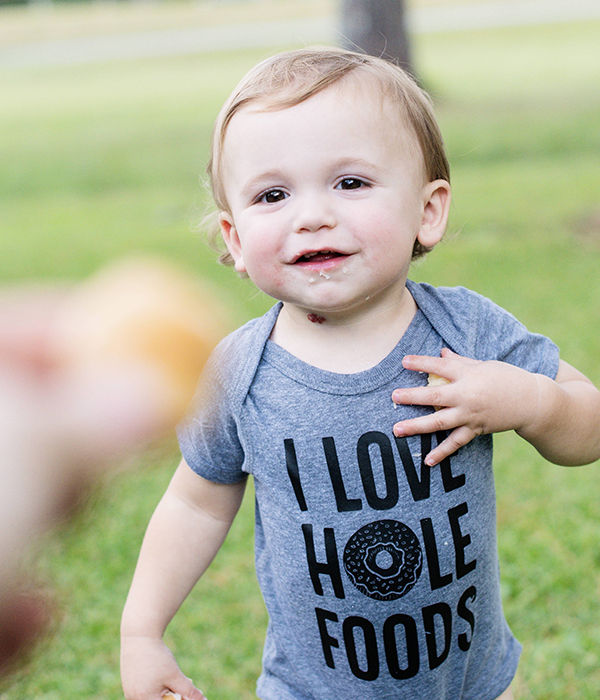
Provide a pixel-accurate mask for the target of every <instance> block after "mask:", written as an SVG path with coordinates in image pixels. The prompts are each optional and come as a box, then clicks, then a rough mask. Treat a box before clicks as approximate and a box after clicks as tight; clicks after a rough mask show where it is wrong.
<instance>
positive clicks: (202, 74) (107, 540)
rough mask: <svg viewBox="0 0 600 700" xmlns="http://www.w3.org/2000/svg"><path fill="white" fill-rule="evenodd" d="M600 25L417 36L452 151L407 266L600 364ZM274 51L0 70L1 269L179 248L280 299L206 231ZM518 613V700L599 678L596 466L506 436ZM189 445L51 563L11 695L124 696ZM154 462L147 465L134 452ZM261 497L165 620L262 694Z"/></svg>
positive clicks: (218, 694)
mask: <svg viewBox="0 0 600 700" xmlns="http://www.w3.org/2000/svg"><path fill="white" fill-rule="evenodd" d="M599 30H600V23H599V22H588V23H579V24H567V25H561V26H549V27H535V28H532V27H528V28H526V29H525V28H524V29H502V30H489V31H481V32H477V33H475V32H464V33H456V34H444V35H429V36H420V37H417V38H415V51H416V55H417V57H418V63H419V69H420V71H421V74H422V75H423V77H424V80H425V82H426V83H427V85H428V87H429V88H430V90H431V91H432V93H433V94H434V96H435V98H436V102H437V107H438V113H439V117H440V121H441V124H442V128H443V131H444V133H445V135H446V141H447V144H448V148H449V152H450V156H451V162H452V166H453V185H454V205H453V212H452V222H451V227H450V231H449V234H448V236H447V239H446V242H445V243H443V244H442V245H441V246H440V247H439V248H438V249H437V250H436V251H435V253H434V254H432V255H431V256H430V257H429V258H428V259H427V260H426V261H425V262H424V263H421V264H419V265H418V266H417V267H416V268H415V270H414V271H413V277H414V278H416V279H422V280H426V281H431V282H433V283H435V284H452V285H453V284H463V285H465V286H469V287H471V288H473V289H475V290H477V291H479V292H481V293H483V294H486V295H487V296H490V297H491V298H493V299H494V300H495V301H496V302H498V303H499V304H501V305H503V306H505V307H506V308H508V309H509V310H511V311H512V312H513V313H515V314H516V315H517V316H518V317H519V318H520V319H521V320H523V321H524V322H525V323H526V324H527V325H528V326H529V327H530V328H531V329H533V330H536V331H539V332H542V333H546V334H548V335H550V336H551V337H552V338H553V339H554V340H555V341H556V342H557V343H558V344H559V345H560V346H561V349H562V353H563V357H564V358H565V359H566V360H567V361H569V362H571V363H572V364H575V365H576V366H578V367H579V368H580V369H582V370H583V371H585V372H586V373H588V375H589V376H590V377H591V378H592V379H594V381H596V382H597V383H600V359H599V358H600V333H599V329H600V274H599V270H600V168H599V167H598V155H599V154H600V89H599V88H600V44H599V43H598V40H597V37H598V35H599ZM264 53H265V52H260V51H240V52H232V53H226V54H225V53H224V54H218V55H217V54H214V55H206V56H196V57H175V58H169V59H160V60H139V61H131V62H113V63H106V64H98V65H90V66H74V67H68V68H60V69H54V68H46V69H42V68H40V69H22V70H12V71H8V70H3V71H0V101H1V110H0V153H1V163H2V167H1V168H0V199H1V202H2V203H1V214H0V249H1V250H2V255H1V256H0V280H3V281H4V282H5V283H7V282H13V281H19V280H24V279H29V278H39V277H45V278H54V279H56V278H62V277H69V278H80V277H83V276H84V275H87V274H88V273H90V272H91V271H93V270H94V269H96V268H97V267H98V266H99V265H101V264H102V263H103V262H105V261H107V260H109V259H111V258H112V257H114V256H116V255H121V254H125V253H131V252H135V251H151V252H158V253H161V254H165V255H168V256H169V257H171V258H173V259H175V260H177V261H179V262H181V263H182V264H184V265H187V266H188V267H190V268H191V269H193V270H196V271H197V272H198V273H199V274H201V275H203V276H206V277H208V278H210V279H211V280H213V282H214V283H215V284H216V285H217V286H218V288H219V290H220V292H221V294H222V296H223V297H224V299H225V300H226V301H227V302H228V303H229V305H230V306H231V308H232V312H233V314H234V318H235V321H236V322H242V321H244V320H245V319H246V318H249V317H250V316H252V315H256V314H258V313H260V312H262V311H263V310H264V309H266V308H267V307H268V306H269V304H270V302H269V301H268V300H267V299H266V298H264V297H263V296H262V295H260V294H258V293H257V292H255V291H254V290H253V289H252V287H251V286H249V285H248V284H246V283H243V282H240V281H238V280H237V279H236V278H235V275H234V274H233V273H232V272H231V271H230V270H225V269H222V268H219V267H218V266H217V265H216V263H215V262H214V256H213V254H212V253H210V252H209V251H207V250H206V248H205V246H204V244H203V241H202V237H201V236H200V234H198V233H195V232H194V231H193V230H192V229H193V226H194V224H195V222H196V221H197V220H198V219H199V218H200V217H201V215H202V214H203V212H204V209H205V206H206V202H207V200H206V197H205V194H204V191H203V189H202V188H201V187H200V186H199V185H198V175H199V173H201V171H202V170H203V167H204V161H205V157H206V153H207V141H208V137H209V133H210V129H211V126H212V121H213V119H214V116H215V114H216V112H217V110H218V108H219V106H220V103H221V102H222V101H223V99H224V98H225V96H226V95H227V94H228V92H229V91H230V89H231V88H232V87H233V85H234V84H235V83H236V82H237V80H238V79H239V78H240V77H241V75H242V74H243V73H244V72H245V71H246V70H247V69H248V68H249V67H250V66H251V65H253V64H254V63H255V62H256V61H257V60H259V59H260V58H262V57H263V55H264ZM497 446H498V447H497V477H498V478H497V482H498V499H499V515H498V517H499V542H500V551H501V562H502V570H503V590H504V595H505V608H506V614H507V617H508V619H509V622H510V624H511V626H512V627H513V629H514V631H515V632H516V634H517V636H518V637H519V638H520V639H521V640H522V642H523V643H524V646H525V653H524V656H523V660H522V663H521V667H520V674H519V679H518V682H517V691H518V693H517V697H518V698H519V699H520V700H533V699H535V700H563V699H564V698H577V699H580V698H581V699H583V700H597V698H598V697H600V652H599V650H600V624H599V623H600V598H599V592H600V522H599V519H600V518H599V515H598V507H597V503H598V495H599V487H598V465H597V464H596V465H594V466H592V467H587V468H584V469H573V470H568V469H562V468H559V467H555V466H551V465H548V464H546V463H545V462H544V461H543V460H542V459H541V458H539V457H538V456H537V455H536V454H535V452H534V451H533V450H532V449H531V448H530V447H529V446H528V445H526V444H525V443H523V442H522V441H519V440H518V439H517V438H515V437H514V436H510V435H502V436H499V438H498V440H497ZM176 462H177V456H176V449H175V446H174V445H173V444H169V445H166V446H162V447H161V448H160V449H158V450H156V452H153V453H152V454H150V455H149V456H148V457H147V458H145V459H144V460H142V461H141V464H139V465H138V464H134V465H133V468H132V469H131V471H129V472H127V473H125V474H120V475H118V476H113V477H111V478H110V479H109V480H108V483H107V484H106V486H105V488H104V489H102V490H101V491H100V492H99V493H98V494H97V496H96V497H95V498H94V499H93V503H92V504H91V505H90V506H89V508H88V509H87V510H86V511H85V512H84V513H83V514H82V516H81V517H80V518H79V520H78V522H77V523H76V525H75V527H74V528H72V529H70V530H68V531H66V532H64V533H61V534H60V536H58V537H53V538H51V539H50V540H49V541H48V542H44V543H43V546H42V547H41V549H42V550H43V552H42V561H41V564H40V566H39V569H40V571H39V575H40V577H41V578H42V579H45V580H48V581H49V582H51V584H52V585H53V586H55V587H56V588H57V590H58V598H59V599H58V601H57V606H58V607H59V608H61V609H62V611H63V615H62V623H61V625H60V628H59V629H58V631H57V635H56V636H55V638H54V639H53V640H51V642H49V643H47V644H46V645H45V648H44V650H43V651H44V653H43V655H40V656H39V657H38V658H37V659H36V660H35V661H34V662H33V665H32V666H31V667H30V668H29V669H28V670H27V671H26V672H24V673H23V674H22V675H21V676H20V677H18V678H17V679H16V681H15V683H14V684H13V686H12V687H11V688H10V689H8V690H6V691H5V694H1V695H0V700H23V699H24V698H35V700H64V699H65V698H67V699H68V700H71V698H72V699H73V700H74V699H75V698H78V697H84V698H86V699H88V700H100V699H102V700H107V699H108V700H113V699H114V700H117V699H118V698H120V697H121V693H120V683H119V677H118V624H119V615H120V610H121V607H122V604H123V601H124V597H125V595H126V591H127V587H128V584H129V580H130V577H131V573H132V570H133V566H134V563H135V559H136V556H137V552H138V549H139V545H140V541H141V537H142V535H143V532H144V529H145V526H146V523H147V521H148V518H149V516H150V514H151V512H152V510H153V508H154V506H155V504H156V502H157V501H158V499H159V497H160V495H161V493H162V492H163V490H164V488H165V487H166V484H167V483H168V480H169V478H170V474H171V473H172V470H173V468H174V466H175V464H176ZM140 466H143V467H144V468H143V469H142V468H139V467H140ZM252 518H253V504H252V499H251V498H247V499H246V500H245V503H244V506H243V510H242V513H241V515H240V517H239V518H238V519H237V521H236V523H235V524H234V528H233V530H232V533H231V536H230V538H229V539H228V540H227V542H226V544H225V546H224V548H223V550H222V552H221V553H220V554H219V556H218V558H217V561H216V562H215V565H214V566H213V568H212V569H211V570H210V572H209V573H208V574H207V576H206V580H205V581H203V582H202V583H201V584H200V585H199V587H198V588H197V589H196V591H195V592H194V593H193V594H192V596H191V597H190V599H189V600H188V601H187V602H186V604H185V606H184V608H183V609H182V611H181V613H180V614H179V616H178V617H177V618H176V621H175V623H174V624H173V626H172V630H171V631H170V632H169V640H170V641H171V643H172V645H173V647H174V649H175V651H176V654H177V656H178V659H179V661H180V663H181V665H182V667H183V669H184V671H185V672H186V673H187V674H188V675H191V676H192V677H193V678H194V679H195V680H196V682H197V683H198V684H199V685H200V686H201V687H202V688H203V689H204V691H205V692H206V694H207V695H208V697H209V698H211V700H233V699H234V698H235V699H236V700H247V699H249V698H252V697H254V682H255V678H256V675H257V673H258V669H259V665H260V652H261V641H262V637H263V633H264V622H265V617H264V612H263V608H262V602H261V599H260V594H259V592H258V590H257V587H256V585H255V582H254V574H253V552H252Z"/></svg>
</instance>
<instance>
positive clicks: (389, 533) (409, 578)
mask: <svg viewBox="0 0 600 700" xmlns="http://www.w3.org/2000/svg"><path fill="white" fill-rule="evenodd" d="M422 567H423V551H422V549H421V544H420V543H419V540H418V538H417V536H416V535H415V533H414V532H413V531H412V530H411V529H410V528H409V527H408V525H405V524H404V523H401V522H399V521H398V520H378V521H376V522H373V523H369V524H368V525H365V526H364V527H361V528H360V530H357V531H356V532H355V533H354V534H353V535H352V537H351V538H350V539H349V540H348V542H347V544H346V547H345V549H344V568H345V570H346V573H347V574H348V577H349V578H350V580H351V581H352V583H353V584H354V586H356V588H357V589H358V590H359V591H360V592H361V593H362V594H363V595H366V596H368V597H369V598H374V599H375V600H396V599H397V598H402V596H405V595H406V594H407V593H408V592H409V591H410V590H411V589H412V588H413V586H414V585H415V583H416V582H417V581H418V580H419V576H420V575H421V569H422Z"/></svg>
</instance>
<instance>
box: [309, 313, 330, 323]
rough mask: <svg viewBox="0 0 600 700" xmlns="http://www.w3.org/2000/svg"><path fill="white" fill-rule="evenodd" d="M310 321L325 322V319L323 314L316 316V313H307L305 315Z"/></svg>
mask: <svg viewBox="0 0 600 700" xmlns="http://www.w3.org/2000/svg"><path fill="white" fill-rule="evenodd" d="M306 318H308V320H309V321H310V322H311V323H325V321H326V320H327V319H326V318H324V317H323V316H318V315H317V314H308V316H307V317H306Z"/></svg>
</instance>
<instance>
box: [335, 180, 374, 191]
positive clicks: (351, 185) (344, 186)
mask: <svg viewBox="0 0 600 700" xmlns="http://www.w3.org/2000/svg"><path fill="white" fill-rule="evenodd" d="M366 184H367V183H366V182H365V181H364V180H361V179H360V178H358V177H345V178H343V179H342V180H340V181H339V182H338V184H337V185H336V188H337V189H340V190H358V189H360V188H361V187H365V186H366Z"/></svg>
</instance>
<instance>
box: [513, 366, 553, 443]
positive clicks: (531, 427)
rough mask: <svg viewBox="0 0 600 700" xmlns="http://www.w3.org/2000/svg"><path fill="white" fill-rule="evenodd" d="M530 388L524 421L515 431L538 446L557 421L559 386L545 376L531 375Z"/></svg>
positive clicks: (527, 393) (527, 394)
mask: <svg viewBox="0 0 600 700" xmlns="http://www.w3.org/2000/svg"><path fill="white" fill-rule="evenodd" d="M529 377H530V386H529V387H528V389H527V391H526V394H525V396H526V405H527V406H528V408H527V409H526V411H525V416H524V421H523V423H522V425H520V426H519V427H517V428H516V429H515V431H516V433H517V434H518V435H520V436H521V437H522V438H524V439H525V440H527V441H528V442H531V443H532V444H534V445H535V444H536V442H537V441H538V440H540V439H542V438H544V437H545V436H546V435H547V432H548V430H550V429H551V427H552V425H551V424H552V423H553V422H555V419H556V406H557V392H560V391H561V389H560V387H559V385H558V384H557V383H556V382H555V381H553V380H552V379H550V378H549V377H546V376H545V375H543V374H534V373H530V374H529Z"/></svg>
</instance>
